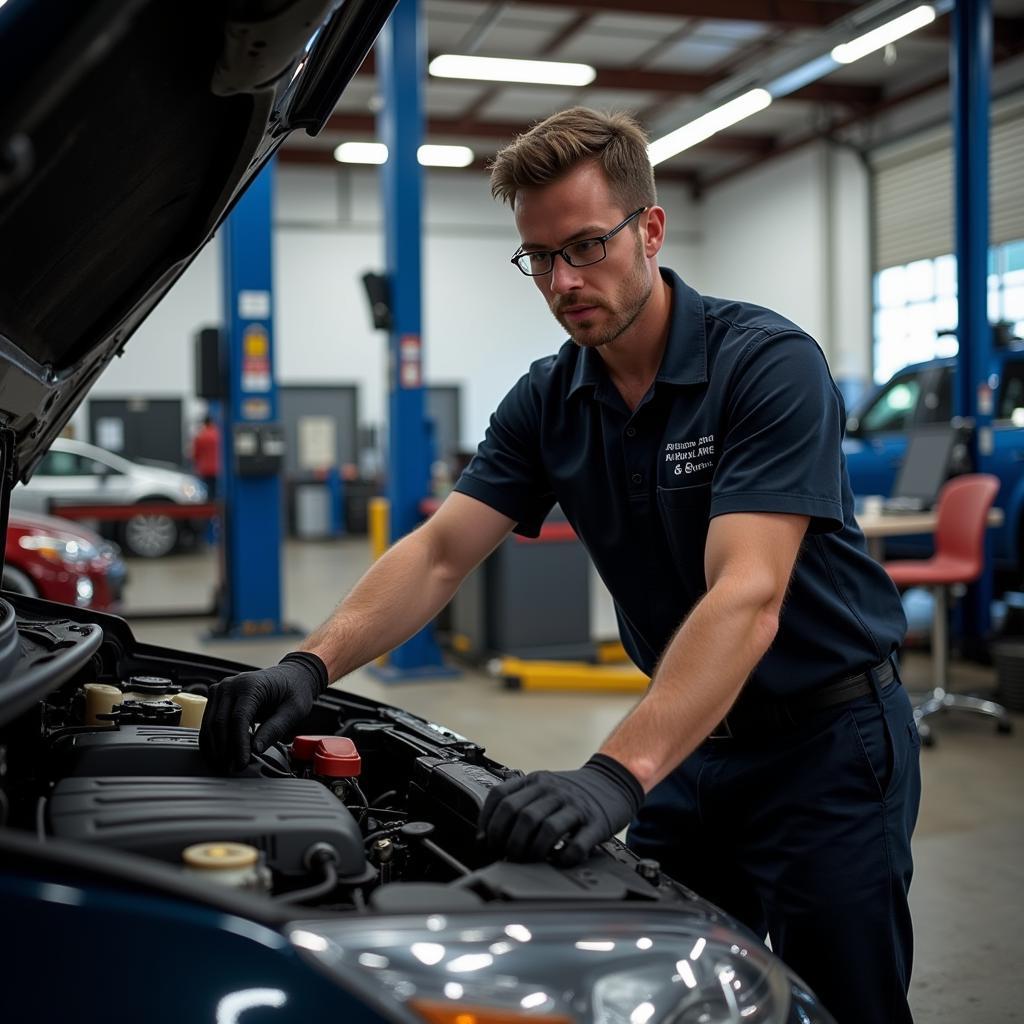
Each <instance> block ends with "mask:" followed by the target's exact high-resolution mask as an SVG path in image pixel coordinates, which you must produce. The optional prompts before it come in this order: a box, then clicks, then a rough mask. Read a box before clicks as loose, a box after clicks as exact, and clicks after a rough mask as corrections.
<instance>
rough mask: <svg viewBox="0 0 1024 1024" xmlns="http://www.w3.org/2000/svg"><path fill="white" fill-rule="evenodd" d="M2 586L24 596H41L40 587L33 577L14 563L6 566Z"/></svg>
mask: <svg viewBox="0 0 1024 1024" xmlns="http://www.w3.org/2000/svg"><path fill="white" fill-rule="evenodd" d="M2 586H3V589H4V590H11V591H13V592H14V593H15V594H21V595H22V596H23V597H38V596H39V588H38V587H37V586H36V585H35V584H34V583H33V582H32V578H31V577H30V576H29V575H28V574H27V573H24V572H22V571H21V570H20V569H17V568H15V567H14V566H13V565H5V566H4V575H3V583H2Z"/></svg>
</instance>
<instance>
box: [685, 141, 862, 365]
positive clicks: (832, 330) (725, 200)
mask: <svg viewBox="0 0 1024 1024" xmlns="http://www.w3.org/2000/svg"><path fill="white" fill-rule="evenodd" d="M868 203H869V188H868V176H867V172H866V171H865V169H864V167H863V165H862V163H861V161H860V158H859V156H858V155H857V154H856V153H854V152H853V151H852V150H850V149H846V148H842V147H838V146H831V145H828V144H826V143H818V144H814V145H811V146H805V147H804V148H802V149H799V150H796V151H794V152H793V153H792V154H790V155H788V156H785V157H781V158H779V159H776V160H773V161H771V162H769V163H767V164H766V165H765V166H764V167H763V168H759V169H756V170H753V171H751V172H749V173H746V174H743V175H741V176H739V177H737V178H734V179H732V180H730V181H728V182H725V183H723V184H722V185H721V186H719V187H717V188H713V189H712V190H711V191H710V192H709V193H708V195H707V197H706V198H705V200H704V203H703V217H704V220H703V223H704V245H703V248H702V250H701V253H702V259H701V264H700V270H699V272H698V273H697V275H696V278H695V279H694V281H693V282H692V283H693V284H694V285H695V287H697V288H698V290H700V291H703V292H705V293H707V294H712V295H718V296H721V297H723V298H739V299H746V300H748V301H751V302H757V303H759V304H761V305H764V306H769V307H771V308H772V309H775V310H777V311H778V312H780V313H782V314H783V315H784V316H786V317H788V318H789V319H790V320H793V321H794V322H795V323H797V324H799V325H800V326H801V327H802V328H803V329H804V330H806V331H807V332H809V333H810V334H811V335H812V336H813V337H814V338H816V339H817V341H818V342H819V343H820V344H821V346H822V348H823V349H824V351H825V354H826V356H827V357H828V359H829V363H830V365H831V367H832V372H833V375H834V376H836V377H837V378H839V379H856V380H862V381H866V380H867V379H868V377H869V372H870V365H869V361H870V352H871V274H870V260H869V253H870V235H869V223H870V218H869V205H868Z"/></svg>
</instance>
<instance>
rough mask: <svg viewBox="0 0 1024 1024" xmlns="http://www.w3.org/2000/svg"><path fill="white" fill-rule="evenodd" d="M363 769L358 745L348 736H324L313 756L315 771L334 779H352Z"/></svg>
mask: <svg viewBox="0 0 1024 1024" xmlns="http://www.w3.org/2000/svg"><path fill="white" fill-rule="evenodd" d="M362 768H363V759H362V758H361V757H360V756H359V751H358V750H356V745H355V744H354V743H353V742H352V741H351V740H350V739H349V738H348V737H347V736H324V737H323V738H322V739H321V740H320V742H319V743H318V744H317V746H316V751H315V753H314V754H313V771H314V772H316V774H317V775H326V776H327V777H328V778H332V779H343V778H352V777H354V776H356V775H358V774H359V773H360V771H362Z"/></svg>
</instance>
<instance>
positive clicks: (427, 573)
mask: <svg viewBox="0 0 1024 1024" xmlns="http://www.w3.org/2000/svg"><path fill="white" fill-rule="evenodd" d="M460 582H461V579H459V578H457V577H456V576H454V575H452V574H451V573H450V572H449V571H446V570H445V568H444V566H443V564H441V563H440V562H439V561H438V560H437V559H436V558H435V557H434V555H433V552H432V549H431V545H430V542H429V540H428V539H427V535H426V534H425V533H424V531H422V530H418V531H416V532H414V533H411V534H409V535H408V536H407V537H403V538H402V540H400V541H399V542H398V543H397V544H395V545H394V547H392V548H390V549H389V550H388V551H387V552H385V554H384V555H383V556H382V557H381V558H379V559H378V560H377V561H376V562H375V563H374V564H373V566H371V568H370V569H369V570H368V571H367V572H366V573H365V575H364V576H363V577H362V579H360V581H359V582H358V583H357V584H356V586H355V587H354V588H353V589H352V591H351V593H350V594H349V595H348V597H346V598H345V599H344V600H343V601H342V602H341V604H340V605H338V607H337V608H336V609H335V611H334V614H333V615H332V616H331V617H330V618H329V619H328V620H327V621H326V622H325V623H324V624H323V625H322V626H320V627H319V629H316V630H314V631H313V633H311V634H310V636H309V637H308V638H307V639H306V640H305V642H304V643H303V644H302V648H301V649H302V650H304V651H312V653H313V654H316V655H317V656H318V657H319V658H321V659H322V660H323V662H324V664H326V665H327V672H328V675H329V676H330V678H331V679H332V680H335V679H340V678H341V677H342V676H343V675H346V674H347V673H349V672H351V671H353V670H354V669H357V668H359V667H360V666H362V665H365V664H367V663H368V662H370V661H372V660H373V659H374V658H377V657H380V655H382V654H385V653H387V652H388V651H390V650H391V649H392V648H394V647H397V646H398V645H399V644H400V643H402V642H404V641H405V640H408V639H409V637H411V636H413V635H414V634H415V633H417V632H418V631H419V630H420V629H422V628H423V627H424V626H425V625H426V624H427V623H428V622H430V620H431V619H433V618H434V616H436V615H437V613H438V612H439V611H440V610H441V609H442V608H443V607H444V606H445V605H446V604H447V603H448V601H449V600H451V597H452V595H453V594H454V593H455V591H456V590H457V589H458V586H459V583H460Z"/></svg>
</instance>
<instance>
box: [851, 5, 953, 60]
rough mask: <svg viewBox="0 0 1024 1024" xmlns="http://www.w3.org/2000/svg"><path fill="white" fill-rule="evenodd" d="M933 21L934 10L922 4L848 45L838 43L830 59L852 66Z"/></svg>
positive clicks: (852, 40)
mask: <svg viewBox="0 0 1024 1024" xmlns="http://www.w3.org/2000/svg"><path fill="white" fill-rule="evenodd" d="M934 20H935V8H934V7H932V6H930V5H929V4H922V6H920V7H915V8H914V9H913V10H912V11H908V12H907V13H906V14H901V15H900V16H899V17H898V18H894V19H893V20H892V21H889V22H886V24H884V25H880V26H879V27H878V28H876V29H872V31H870V32H865V33H864V35H862V36H858V37H857V38H856V39H851V40H850V42H848V43H840V44H839V45H838V46H836V47H834V48H833V50H832V59H833V60H836V61H838V62H839V63H840V64H852V63H853V62H854V61H855V60H860V59H861V57H866V56H867V55H868V54H869V53H874V51H875V50H880V49H881V48H882V47H883V46H888V45H889V43H892V42H895V41H896V40H897V39H902V38H903V36H906V35H909V34H910V33H911V32H916V31H917V30H918V29H919V28H924V26H925V25H930V24H931V23H932V22H933V21H934Z"/></svg>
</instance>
